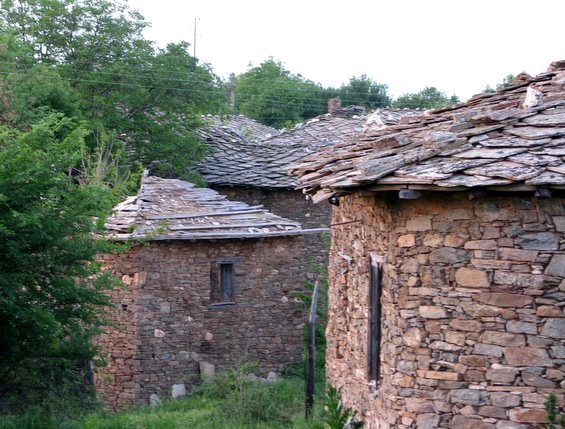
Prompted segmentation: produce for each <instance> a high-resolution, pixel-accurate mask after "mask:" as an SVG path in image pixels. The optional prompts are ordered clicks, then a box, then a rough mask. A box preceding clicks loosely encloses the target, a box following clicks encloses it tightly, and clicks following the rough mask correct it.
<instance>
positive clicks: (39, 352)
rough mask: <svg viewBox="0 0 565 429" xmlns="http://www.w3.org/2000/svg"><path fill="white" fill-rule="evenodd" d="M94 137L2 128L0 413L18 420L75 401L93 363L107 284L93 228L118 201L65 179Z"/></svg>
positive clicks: (66, 125)
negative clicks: (86, 366) (72, 396)
mask: <svg viewBox="0 0 565 429" xmlns="http://www.w3.org/2000/svg"><path fill="white" fill-rule="evenodd" d="M88 133H89V130H88V129H87V128H86V127H85V126H84V125H83V124H80V123H77V122H76V121H73V120H70V119H68V118H64V117H62V116H61V115H57V114H53V115H51V116H48V117H45V118H44V119H43V120H42V121H41V122H39V123H38V124H35V125H34V126H33V127H32V128H31V130H30V131H28V132H23V133H22V132H19V131H16V130H14V129H10V128H8V127H6V126H1V127H0V242H1V243H2V252H0V319H1V320H2V329H1V330H0V379H1V380H2V383H1V385H0V406H3V407H8V408H9V410H10V411H12V412H13V411H16V410H18V409H21V408H23V407H26V406H30V405H33V404H34V403H35V404H36V403H41V402H43V401H44V400H45V399H46V397H47V395H46V393H53V392H55V393H56V394H60V393H62V392H63V391H65V392H66V393H69V390H67V389H66V387H65V386H66V385H67V382H71V381H72V377H76V375H77V373H80V372H81V371H79V368H80V365H79V363H80V362H84V361H87V360H89V359H91V358H92V357H93V356H94V353H95V349H94V347H93V345H92V343H91V341H90V338H91V336H92V335H93V334H94V333H95V332H97V328H98V327H99V326H100V324H101V323H102V321H103V311H102V309H103V306H105V305H106V304H107V303H108V300H107V297H106V295H105V294H104V293H103V290H104V289H105V288H107V287H108V285H109V283H108V278H107V277H105V276H103V275H100V274H99V265H98V264H97V263H95V256H96V254H97V253H98V252H99V251H102V250H108V247H107V245H106V244H105V243H104V242H102V241H99V240H96V239H95V238H93V235H92V233H93V231H94V228H95V224H94V223H93V218H97V217H100V216H101V215H102V214H103V213H104V212H107V211H108V209H109V207H111V205H112V202H113V198H112V194H111V192H110V190H109V189H107V188H101V187H96V186H91V185H86V184H82V185H79V184H77V183H76V182H75V181H74V180H73V179H72V178H71V177H70V176H69V174H68V171H69V168H71V167H73V166H78V164H79V163H80V162H81V158H82V153H83V149H84V147H85V144H86V143H85V137H86V136H87V135H88ZM83 375H84V373H83ZM71 385H72V386H73V389H75V390H76V389H79V390H80V387H81V386H80V382H77V383H71ZM73 389H71V390H73ZM75 393H76V392H75ZM22 399H23V400H22Z"/></svg>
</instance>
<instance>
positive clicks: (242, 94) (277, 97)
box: [235, 58, 327, 128]
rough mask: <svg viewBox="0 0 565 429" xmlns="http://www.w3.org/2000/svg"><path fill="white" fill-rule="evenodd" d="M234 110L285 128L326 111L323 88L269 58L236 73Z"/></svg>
mask: <svg viewBox="0 0 565 429" xmlns="http://www.w3.org/2000/svg"><path fill="white" fill-rule="evenodd" d="M235 97H236V108H237V111H238V112H240V113H243V114H244V115H246V116H248V117H250V118H253V119H256V120H257V121H259V122H262V123H263V124H266V125H271V126H273V127H278V128H281V127H285V126H286V127H288V126H292V125H294V124H296V123H298V122H301V121H304V120H305V119H308V118H310V117H313V116H317V115H320V114H322V113H325V112H326V109H327V108H326V97H325V96H324V90H323V88H322V87H321V86H320V85H318V84H315V83H313V82H312V81H309V80H306V79H304V78H303V77H302V76H300V75H293V74H291V73H290V72H289V71H288V70H286V69H285V68H284V66H283V65H282V63H280V62H278V61H275V60H274V59H273V58H269V59H267V60H266V61H264V62H263V63H261V65H259V66H258V67H252V68H250V69H249V70H248V71H247V72H245V73H243V74H241V75H239V76H238V77H237V78H236V82H235Z"/></svg>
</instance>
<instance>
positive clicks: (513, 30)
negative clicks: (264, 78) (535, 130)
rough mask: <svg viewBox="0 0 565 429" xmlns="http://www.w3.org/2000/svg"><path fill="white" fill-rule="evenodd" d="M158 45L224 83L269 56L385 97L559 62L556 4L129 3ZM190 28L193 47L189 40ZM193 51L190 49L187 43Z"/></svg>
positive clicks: (562, 54) (469, 86)
mask: <svg viewBox="0 0 565 429" xmlns="http://www.w3.org/2000/svg"><path fill="white" fill-rule="evenodd" d="M128 4H129V6H130V8H131V9H136V10H138V11H139V12H141V13H142V15H143V16H144V17H145V19H146V21H148V22H149V23H151V28H149V29H147V30H146V32H145V37H146V38H148V39H150V40H154V41H155V42H156V43H157V45H158V46H160V47H165V46H166V45H167V43H170V42H179V41H181V40H184V41H187V42H189V43H190V44H191V54H192V53H193V52H192V50H193V49H194V48H195V53H196V57H197V58H198V59H199V60H200V61H201V62H204V63H208V64H210V65H211V66H212V68H213V70H214V72H215V73H216V74H217V75H219V76H220V77H222V78H224V79H225V78H227V76H228V75H229V74H230V73H235V74H239V73H243V72H245V71H247V70H248V69H249V67H250V66H258V65H260V64H261V62H263V61H264V60H266V59H267V58H269V57H273V58H274V59H275V60H277V61H280V62H281V63H282V64H283V65H284V67H285V68H286V69H287V70H289V71H290V72H291V73H293V74H300V75H302V76H303V77H304V78H306V79H310V80H312V81H314V82H317V83H320V84H322V85H323V86H324V87H328V86H333V87H339V86H341V85H342V84H344V83H347V82H349V79H350V78H351V77H352V76H357V77H359V76H361V75H363V74H364V75H366V76H367V77H369V78H371V79H373V80H374V81H376V82H378V83H382V84H386V85H387V86H388V93H389V95H391V96H392V97H393V98H396V97H398V96H400V95H402V94H406V93H415V92H418V91H420V90H421V89H423V88H424V87H426V86H435V87H436V88H438V89H439V90H440V91H442V92H444V93H446V94H447V95H449V96H450V95H453V94H455V95H457V96H459V98H460V99H461V100H462V101H463V100H466V99H468V98H469V97H471V96H472V95H473V94H476V93H480V92H481V91H482V90H483V89H484V88H485V87H486V86H487V85H490V86H491V87H494V86H496V84H498V83H501V82H502V81H503V79H504V77H506V76H507V75H508V74H513V75H517V74H518V73H521V72H524V71H525V72H527V73H529V74H531V75H536V74H539V73H542V72H544V71H546V70H547V67H548V66H549V64H550V63H551V62H552V61H556V60H563V59H565V27H564V22H565V21H564V17H565V1H563V0H535V1H532V0H529V1H525V0H471V1H464V0H386V1H383V0H372V1H370V0H354V1H340V0H333V1H332V0H325V1H319V0H284V1H280V0H279V1H272V0H262V1H256V0H255V1H254V0H128ZM195 24H196V38H195V37H194V36H195ZM194 42H196V43H194Z"/></svg>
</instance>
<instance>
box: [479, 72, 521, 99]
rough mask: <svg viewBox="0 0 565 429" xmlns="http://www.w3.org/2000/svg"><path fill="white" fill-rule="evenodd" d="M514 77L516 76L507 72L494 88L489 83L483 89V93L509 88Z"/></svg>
mask: <svg viewBox="0 0 565 429" xmlns="http://www.w3.org/2000/svg"><path fill="white" fill-rule="evenodd" d="M515 78H516V76H514V75H513V74H509V75H507V76H506V77H505V78H504V79H503V80H502V82H501V83H499V84H497V85H496V88H492V87H491V86H490V85H487V86H486V87H485V89H483V93H487V94H491V93H493V92H496V91H499V90H501V89H505V88H509V87H511V86H512V82H514V79H515Z"/></svg>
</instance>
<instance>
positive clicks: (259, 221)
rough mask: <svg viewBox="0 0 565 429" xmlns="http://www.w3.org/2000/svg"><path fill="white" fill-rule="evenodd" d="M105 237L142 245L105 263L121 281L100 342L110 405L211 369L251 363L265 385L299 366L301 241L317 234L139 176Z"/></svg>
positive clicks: (99, 383)
mask: <svg viewBox="0 0 565 429" xmlns="http://www.w3.org/2000/svg"><path fill="white" fill-rule="evenodd" d="M106 227H107V237H108V238H109V239H112V240H117V241H120V240H127V241H129V242H132V243H138V244H133V245H131V246H129V248H128V250H126V251H124V252H123V253H120V254H115V255H105V256H103V258H102V261H103V263H104V269H105V270H107V271H111V272H112V273H113V274H115V275H116V276H117V277H118V278H120V279H121V282H122V283H123V287H118V288H115V289H114V290H113V291H112V292H111V297H112V302H113V303H114V308H113V309H111V311H110V320H111V322H112V325H110V327H109V328H107V330H106V332H105V333H104V334H102V335H100V336H99V337H98V338H97V344H98V345H99V346H100V348H101V350H102V352H103V355H104V356H105V357H106V359H107V362H108V365H107V366H106V367H104V368H101V370H100V372H99V373H98V376H97V380H96V387H97V392H98V394H99V396H100V398H101V400H102V401H103V402H104V403H105V404H106V405H108V406H110V407H114V408H116V409H119V408H123V407H124V406H126V405H131V404H147V403H148V400H149V398H150V396H151V395H152V394H156V395H158V396H159V397H161V398H162V397H166V396H169V395H171V389H172V387H173V386H174V385H177V386H176V388H179V387H180V388H181V390H182V389H184V388H185V386H186V387H189V385H190V384H192V383H194V382H195V381H196V380H197V379H198V378H199V373H200V372H201V371H205V372H210V370H211V368H214V369H215V370H222V369H226V368H230V367H234V366H237V365H238V364H241V363H243V362H256V363H258V365H259V369H258V372H259V373H260V374H261V375H263V376H265V375H267V374H268V372H271V371H274V372H276V373H280V372H281V371H282V370H283V368H284V367H285V366H286V365H288V364H290V363H293V362H296V361H298V360H299V359H300V358H301V352H302V337H303V329H302V327H303V315H304V314H303V313H304V311H303V304H302V303H300V302H299V301H298V300H297V299H296V292H297V291H299V290H302V289H303V284H304V271H305V268H304V261H303V259H302V256H301V249H302V241H303V236H304V235H306V234H308V233H316V234H317V233H319V232H320V231H319V230H304V229H302V228H301V226H300V225H299V224H298V223H297V222H295V221H291V220H288V219H284V218H282V217H280V216H276V215H274V214H272V213H270V212H268V211H267V210H265V209H263V208H261V207H256V206H249V205H248V204H245V203H240V202H233V201H229V200H227V199H226V198H225V197H224V196H222V195H220V194H218V193H217V192H215V191H213V190H210V189H205V188H195V187H194V186H193V185H191V184H189V183H187V182H183V181H180V180H172V179H160V178H157V177H144V179H143V181H142V185H141V189H140V191H139V194H138V195H137V196H135V197H130V198H128V199H127V200H126V201H124V202H123V203H121V204H120V205H118V206H117V207H116V208H115V214H114V215H113V216H112V217H111V218H110V219H109V220H108V222H107V226H106ZM132 240H133V241H132ZM258 375H259V374H258Z"/></svg>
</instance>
